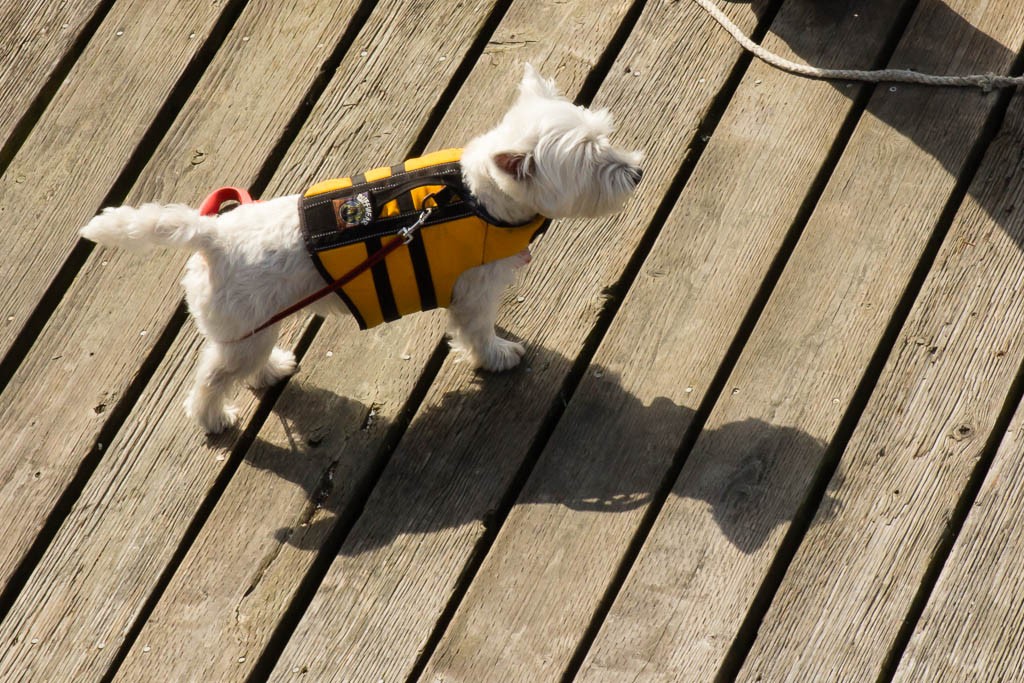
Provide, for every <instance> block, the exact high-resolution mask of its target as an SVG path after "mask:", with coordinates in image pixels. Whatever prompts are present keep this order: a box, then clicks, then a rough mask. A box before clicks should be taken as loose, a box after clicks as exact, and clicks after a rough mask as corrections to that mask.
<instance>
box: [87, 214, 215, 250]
mask: <svg viewBox="0 0 1024 683" xmlns="http://www.w3.org/2000/svg"><path fill="white" fill-rule="evenodd" d="M215 225H216V219H215V218H214V217H212V216H200V215H199V212H198V211H196V210H195V209H193V208H191V207H189V206H185V205H183V204H143V205H142V206H140V207H139V208H137V209H136V208H133V207H130V206H119V207H116V208H107V209H103V211H102V213H100V214H99V215H98V216H96V217H95V218H93V219H92V220H91V221H89V223H88V225H86V226H85V227H84V228H82V229H81V231H80V232H81V235H82V237H85V238H86V239H89V240H92V241H93V242H98V243H100V244H103V245H105V246H111V247H122V248H124V249H132V250H136V251H138V250H141V249H145V248H148V247H153V246H158V247H175V248H178V249H193V250H200V249H203V248H204V247H206V246H208V245H209V244H210V238H211V233H212V231H213V228H214V226H215Z"/></svg>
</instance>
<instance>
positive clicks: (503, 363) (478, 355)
mask: <svg viewBox="0 0 1024 683" xmlns="http://www.w3.org/2000/svg"><path fill="white" fill-rule="evenodd" d="M529 261H530V253H529V251H528V250H525V249H524V250H523V251H521V252H520V253H518V254H515V255H514V256H509V257H508V258H503V259H501V260H498V261H494V262H492V263H488V264H485V265H482V266H478V267H476V268H471V269H469V270H467V271H466V272H465V273H463V274H462V275H460V276H459V279H458V280H456V281H455V290H454V291H453V292H452V303H451V306H449V308H448V320H449V324H450V333H451V345H452V348H453V349H454V350H455V351H456V352H457V353H459V354H460V355H462V356H463V357H464V358H466V359H467V360H469V361H470V362H471V363H472V364H473V367H477V368H483V369H485V370H491V371H494V372H500V371H502V370H509V369H511V368H514V367H515V366H517V365H519V361H520V360H522V357H523V354H524V353H525V352H526V349H524V348H523V345H522V344H520V343H518V342H513V341H509V340H507V339H502V338H501V337H499V336H498V335H496V334H495V333H494V323H495V321H496V320H497V319H498V305H499V304H500V303H501V293H502V292H503V291H504V290H505V289H506V288H507V287H508V286H509V285H511V284H512V282H513V281H514V280H515V271H516V270H517V269H518V268H521V267H523V266H524V265H526V264H527V263H529Z"/></svg>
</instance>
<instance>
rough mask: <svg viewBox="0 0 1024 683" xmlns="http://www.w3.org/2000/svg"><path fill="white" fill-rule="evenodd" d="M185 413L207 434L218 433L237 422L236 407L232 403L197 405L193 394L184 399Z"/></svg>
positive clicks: (197, 402)
mask: <svg viewBox="0 0 1024 683" xmlns="http://www.w3.org/2000/svg"><path fill="white" fill-rule="evenodd" d="M185 414H186V415H188V417H189V418H191V419H192V420H194V421H195V422H197V423H198V424H199V426H200V427H202V428H203V431H204V432H206V433H207V434H220V433H221V432H223V431H224V430H225V429H228V428H229V427H234V426H235V425H236V424H238V417H239V415H238V408H236V407H235V406H232V405H227V404H220V405H214V404H212V403H207V404H206V405H204V406H200V405H199V401H198V399H197V397H196V396H195V394H189V396H188V398H186V399H185Z"/></svg>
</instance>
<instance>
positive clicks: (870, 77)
mask: <svg viewBox="0 0 1024 683" xmlns="http://www.w3.org/2000/svg"><path fill="white" fill-rule="evenodd" d="M693 1H694V2H696V3H697V4H698V5H700V6H701V7H702V8H704V11H706V12H707V13H708V14H710V15H711V17H712V18H713V19H714V20H715V21H717V22H718V23H719V24H721V26H722V28H724V29H725V30H726V31H728V32H729V34H730V35H731V36H732V37H733V38H735V39H736V42H738V43H739V44H740V45H742V46H743V47H744V48H745V49H746V50H747V51H748V52H750V53H752V54H753V55H754V56H755V57H757V58H758V59H760V60H762V61H764V62H767V63H768V64H771V65H772V66H774V67H776V68H778V69H782V70H783V71H788V72H790V73H793V74H796V75H798V76H805V77H807V78H818V79H830V80H842V81H863V82H865V83H882V82H885V83H917V84H920V85H937V86H951V87H959V88H965V87H976V88H981V89H982V90H984V91H985V92H990V91H991V90H992V89H993V88H1012V87H1014V86H1018V85H1024V76H999V75H997V74H976V75H972V76H934V75H932V74H923V73H919V72H917V71H910V70H909V69H876V70H872V71H864V70H860V69H821V68H818V67H816V66H808V65H806V64H799V63H797V62H793V61H790V60H788V59H784V58H783V57H780V56H779V55H777V54H775V53H774V52H770V51H768V50H766V49H765V48H763V47H761V46H760V45H758V44H757V43H755V42H754V41H752V40H751V39H750V38H748V37H747V36H746V35H745V34H744V33H743V31H741V30H740V28H739V27H738V26H736V24H734V23H732V21H731V20H730V19H729V17H727V16H726V15H725V13H723V12H722V11H721V10H720V9H718V7H716V6H715V5H714V3H712V1H711V0H693Z"/></svg>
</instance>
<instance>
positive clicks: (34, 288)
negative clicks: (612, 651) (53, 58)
mask: <svg viewBox="0 0 1024 683" xmlns="http://www.w3.org/2000/svg"><path fill="white" fill-rule="evenodd" d="M235 4H237V3H212V2H203V3H196V2H190V1H188V0H170V1H168V2H161V3H157V4H153V3H152V2H147V1H146V0H127V1H122V2H120V3H118V4H117V5H116V6H115V7H114V8H112V9H111V11H110V13H109V14H107V16H106V18H105V19H104V20H103V23H101V24H100V27H99V28H98V29H97V32H96V35H95V36H94V37H93V39H92V40H91V41H90V42H89V45H88V46H87V47H86V49H85V51H84V52H83V53H82V55H81V57H79V59H78V60H77V61H76V62H75V66H74V67H73V68H72V69H71V71H70V73H69V74H68V76H67V78H66V79H65V80H64V82H63V83H62V84H61V87H60V90H58V92H57V94H56V95H55V96H54V98H53V101H52V102H51V103H50V106H49V107H47V109H46V111H45V112H44V114H43V116H42V117H41V118H40V119H39V121H38V123H37V124H36V126H35V128H33V130H32V133H31V134H30V135H29V136H28V138H27V139H26V140H25V142H24V144H23V145H22V146H21V149H20V150H19V151H18V154H17V155H15V157H14V158H13V159H12V160H11V163H10V165H9V166H8V167H7V171H6V172H5V173H4V174H3V176H0V211H2V212H3V216H4V220H3V222H2V223H0V238H2V239H3V241H4V243H5V244H7V245H8V247H7V251H6V253H5V254H4V258H3V260H2V261H0V282H8V283H17V285H16V286H13V287H5V288H4V289H3V292H0V316H2V323H0V358H3V357H5V356H6V355H7V354H8V352H9V351H10V350H11V346H12V344H13V342H14V340H15V339H16V337H17V335H18V333H19V332H20V331H21V330H22V329H23V327H24V325H25V322H26V320H27V319H28V316H29V314H30V313H31V312H32V310H33V309H34V308H35V306H36V304H38V303H39V299H40V297H41V296H42V294H43V292H44V291H45V290H46V288H47V286H48V285H49V284H50V282H51V281H52V280H53V277H54V275H55V274H56V273H57V271H58V269H59V268H60V266H61V265H62V264H63V262H64V259H65V258H66V257H67V254H68V252H69V251H70V250H71V248H72V247H73V246H74V244H75V242H76V241H77V240H78V239H79V238H78V228H79V227H80V226H81V225H82V224H84V223H85V221H87V220H88V219H89V218H91V217H92V215H93V214H94V213H95V212H96V210H97V208H99V205H100V203H101V202H102V201H103V198H104V196H106V194H107V193H108V192H109V191H110V189H111V187H112V185H113V183H114V180H115V179H116V178H117V176H118V174H119V173H120V171H121V169H122V168H123V167H124V165H125V164H126V163H127V162H128V160H129V158H130V157H131V155H132V152H133V151H134V150H135V148H136V146H137V145H138V143H139V141H140V139H141V137H142V135H143V134H144V133H145V131H146V128H147V127H148V126H149V125H150V122H151V121H152V120H153V118H154V117H155V116H156V115H157V113H158V112H159V110H160V107H161V105H163V103H164V101H165V100H166V98H167V96H168V95H169V94H170V92H171V91H172V89H173V88H174V86H175V84H176V83H177V81H178V79H179V78H180V77H181V75H182V73H183V72H184V71H185V69H186V67H187V66H188V65H189V63H190V61H191V60H192V59H193V58H194V57H195V56H196V53H197V52H198V50H199V48H200V47H201V46H202V45H203V43H204V42H205V39H206V38H207V36H208V34H209V33H210V31H211V30H212V29H213V28H214V26H215V25H216V24H217V20H218V19H219V18H220V16H221V14H222V13H223V12H224V11H231V8H232V5H235Z"/></svg>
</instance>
